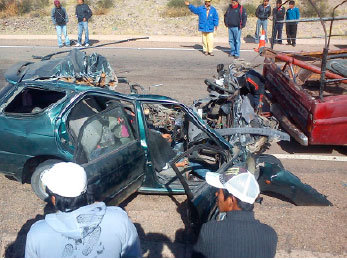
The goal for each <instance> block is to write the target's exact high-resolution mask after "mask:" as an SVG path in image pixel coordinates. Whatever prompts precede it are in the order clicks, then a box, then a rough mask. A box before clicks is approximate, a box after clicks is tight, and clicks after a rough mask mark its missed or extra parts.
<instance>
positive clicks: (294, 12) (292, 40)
mask: <svg viewBox="0 0 347 260" xmlns="http://www.w3.org/2000/svg"><path fill="white" fill-rule="evenodd" d="M298 19H300V12H299V8H297V7H295V1H289V8H288V10H287V13H286V20H287V21H290V20H298ZM297 29H298V23H297V22H292V23H286V32H287V42H288V45H292V46H293V47H295V46H296V32H297Z"/></svg>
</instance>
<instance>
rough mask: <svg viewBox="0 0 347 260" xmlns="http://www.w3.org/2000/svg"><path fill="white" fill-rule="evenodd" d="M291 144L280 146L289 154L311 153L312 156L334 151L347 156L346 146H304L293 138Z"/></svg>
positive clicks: (280, 143) (284, 143)
mask: <svg viewBox="0 0 347 260" xmlns="http://www.w3.org/2000/svg"><path fill="white" fill-rule="evenodd" d="M291 140H292V141H291V142H285V141H280V142H278V144H279V146H280V147H281V148H282V149H283V150H284V151H286V152H287V153H290V154H294V153H310V154H331V153H332V152H333V151H334V150H336V151H337V152H338V153H341V154H344V155H347V149H346V147H344V146H333V145H311V146H303V145H301V144H299V143H298V142H296V141H295V140H294V139H293V138H291Z"/></svg>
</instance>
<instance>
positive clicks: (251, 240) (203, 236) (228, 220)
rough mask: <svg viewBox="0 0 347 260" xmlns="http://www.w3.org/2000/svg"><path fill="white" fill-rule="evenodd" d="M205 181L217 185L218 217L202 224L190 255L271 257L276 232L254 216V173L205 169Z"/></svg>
mask: <svg viewBox="0 0 347 260" xmlns="http://www.w3.org/2000/svg"><path fill="white" fill-rule="evenodd" d="M206 182H207V183H208V184H209V185H211V186H213V187H215V188H218V191H217V192H216V197H217V205H218V208H219V212H220V216H219V220H215V219H213V220H211V221H209V222H207V223H205V224H204V225H203V226H202V228H201V231H200V234H199V237H198V241H197V243H196V245H195V246H194V250H193V257H209V258H217V257H223V258H234V257H235V258H254V257H262V258H268V257H274V256H275V254H276V246H277V234H276V232H275V231H274V230H273V228H271V227H270V226H268V225H266V224H262V223H260V222H259V221H258V220H256V219H255V218H254V213H253V207H254V205H253V204H254V202H255V200H256V199H257V197H258V195H259V185H258V182H257V181H256V179H255V178H254V175H253V174H251V173H249V172H248V171H247V170H245V169H242V168H238V167H233V168H229V169H228V170H226V171H225V172H224V173H221V174H219V173H214V172H208V173H207V174H206Z"/></svg>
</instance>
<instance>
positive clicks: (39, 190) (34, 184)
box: [31, 159, 61, 201]
mask: <svg viewBox="0 0 347 260" xmlns="http://www.w3.org/2000/svg"><path fill="white" fill-rule="evenodd" d="M59 162H61V161H60V160H55V159H52V160H47V161H44V162H42V163H40V164H39V165H38V166H37V167H36V169H35V171H34V173H33V175H31V188H32V189H33V191H34V192H35V194H36V196H37V197H39V198H40V199H41V200H43V201H44V200H45V199H46V198H47V197H48V194H47V193H46V186H45V185H43V183H42V182H41V174H42V173H43V172H44V171H45V170H48V169H50V168H52V166H53V165H54V164H56V163H59Z"/></svg>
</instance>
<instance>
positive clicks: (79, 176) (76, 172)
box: [41, 162, 87, 198]
mask: <svg viewBox="0 0 347 260" xmlns="http://www.w3.org/2000/svg"><path fill="white" fill-rule="evenodd" d="M41 181H42V183H43V184H44V185H46V186H47V187H48V189H50V191H52V192H53V193H55V194H57V195H60V196H62V197H67V198H74V197H78V196H79V195H81V194H82V193H84V192H86V190H87V174H86V172H85V170H84V168H83V167H82V166H80V165H78V164H76V163H72V162H61V163H57V164H54V165H53V166H52V168H50V169H48V170H45V171H43V173H42V175H41Z"/></svg>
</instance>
